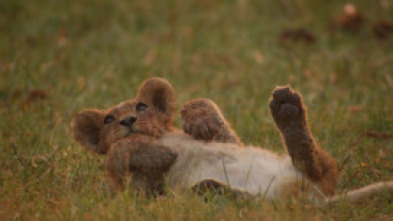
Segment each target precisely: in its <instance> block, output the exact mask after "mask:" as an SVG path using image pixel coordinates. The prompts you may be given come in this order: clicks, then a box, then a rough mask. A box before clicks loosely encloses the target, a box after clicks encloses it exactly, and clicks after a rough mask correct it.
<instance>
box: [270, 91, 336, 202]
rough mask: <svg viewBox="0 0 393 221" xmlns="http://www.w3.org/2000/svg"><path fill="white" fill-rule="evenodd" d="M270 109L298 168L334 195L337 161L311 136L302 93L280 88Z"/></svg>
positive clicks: (323, 189) (327, 192)
mask: <svg viewBox="0 0 393 221" xmlns="http://www.w3.org/2000/svg"><path fill="white" fill-rule="evenodd" d="M270 110H271V113H272V115H273V118H274V120H275V122H276V124H277V127H278V128H279V129H280V132H281V135H282V137H283V139H284V142H285V144H286V146H287V149H288V152H289V155H290V156H291V158H292V163H293V165H294V166H295V168H297V169H298V170H299V171H301V172H303V173H304V174H305V175H306V176H307V177H308V178H309V179H310V180H311V181H312V182H313V183H315V184H316V185H317V186H318V187H319V188H320V189H321V190H322V191H323V192H324V193H325V194H327V195H333V194H334V190H335V187H336V185H337V177H338V170H337V164H336V161H335V160H334V159H333V157H332V156H330V155H329V154H328V153H327V152H325V151H324V150H323V149H321V148H320V147H319V146H318V145H317V144H316V142H315V140H314V138H313V137H312V135H311V132H310V130H309V129H308V124H307V117H306V108H305V106H304V105H303V102H302V98H301V95H300V94H299V93H297V92H295V91H293V90H292V89H291V88H290V87H289V86H286V87H277V88H276V89H275V90H274V92H273V95H272V98H271V100H270Z"/></svg>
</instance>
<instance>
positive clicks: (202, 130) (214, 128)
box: [180, 98, 242, 145]
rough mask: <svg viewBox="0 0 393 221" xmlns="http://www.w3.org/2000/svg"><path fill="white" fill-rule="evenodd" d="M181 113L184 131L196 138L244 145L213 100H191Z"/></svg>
mask: <svg viewBox="0 0 393 221" xmlns="http://www.w3.org/2000/svg"><path fill="white" fill-rule="evenodd" d="M180 113H181V117H182V120H183V130H184V132H185V133H187V134H190V135H191V136H192V137H194V138H195V139H198V140H204V141H216V142H223V143H235V144H238V145H242V143H241V142H240V139H239V138H238V137H237V135H236V133H235V132H234V131H233V130H232V129H231V126H230V125H229V124H228V122H227V121H226V120H225V118H224V116H223V115H222V113H221V111H220V109H219V108H218V106H217V105H216V104H215V103H214V102H213V101H211V100H209V99H205V98H197V99H194V100H191V101H189V102H187V103H185V104H184V105H183V107H182V109H181V111H180Z"/></svg>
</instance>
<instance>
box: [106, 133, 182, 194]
mask: <svg viewBox="0 0 393 221" xmlns="http://www.w3.org/2000/svg"><path fill="white" fill-rule="evenodd" d="M176 158H177V153H175V152H173V151H172V150H171V149H169V148H168V147H165V146H162V145H159V144H157V143H155V141H154V140H151V139H149V138H141V139H139V138H138V139H123V140H120V141H118V142H116V143H114V144H113V145H112V146H111V149H110V150H109V152H108V154H107V157H106V162H105V170H106V171H105V172H106V174H105V178H106V181H107V183H108V185H109V187H110V189H111V190H112V191H113V192H118V191H123V190H124V188H125V182H126V181H127V179H128V178H131V184H132V186H133V188H134V189H135V190H137V191H138V190H139V191H140V190H142V191H145V192H146V193H147V194H149V193H155V192H161V190H162V187H163V185H164V176H165V174H166V172H168V170H169V168H170V167H171V166H172V164H173V163H174V162H175V160H176Z"/></svg>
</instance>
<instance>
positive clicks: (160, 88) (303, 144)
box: [72, 78, 393, 203]
mask: <svg viewBox="0 0 393 221" xmlns="http://www.w3.org/2000/svg"><path fill="white" fill-rule="evenodd" d="M174 97H175V93H174V90H173V88H172V86H171V85H170V84H169V82H168V81H166V80H165V79H161V78H151V79H148V80H146V81H145V82H144V83H142V85H141V86H140V87H139V90H138V93H137V95H136V97H135V98H132V99H130V100H128V101H125V102H123V103H121V104H119V105H117V106H114V107H111V108H109V109H107V110H97V109H87V110H83V111H81V112H80V113H78V114H77V115H76V116H75V117H74V120H73V122H72V127H73V132H74V137H75V139H76V140H77V141H78V142H79V143H80V144H81V145H82V146H84V147H85V148H86V149H87V150H89V151H91V152H95V153H98V154H105V155H106V160H105V179H106V181H107V183H108V185H109V187H110V188H111V189H112V191H114V192H116V191H122V190H124V188H126V186H125V185H126V184H127V181H128V180H130V182H128V183H129V184H131V186H132V187H133V188H134V189H136V190H142V191H145V192H162V191H163V186H164V184H165V183H167V184H169V186H171V187H172V188H173V189H177V190H184V189H185V188H191V189H193V190H195V191H196V192H198V193H200V192H201V191H203V190H207V189H216V190H218V192H219V193H225V192H228V190H231V191H232V192H233V193H234V196H249V195H253V196H261V197H264V198H266V199H277V198H282V197H287V196H288V195H296V194H298V193H299V192H301V190H302V189H304V187H305V185H306V186H311V187H312V188H310V189H311V190H310V191H308V192H307V194H308V196H310V197H317V198H319V199H320V202H322V203H328V202H335V201H337V200H338V199H340V198H342V197H343V196H334V197H332V198H331V197H326V196H333V194H334V190H335V186H336V184H337V177H338V172H337V165H336V162H335V160H334V159H333V158H332V157H331V156H330V155H329V154H328V153H327V152H325V151H324V150H322V149H321V148H320V147H319V146H318V145H317V144H316V142H315V140H314V139H313V137H312V135H311V132H310V131H309V128H308V125H307V118H306V108H305V107H304V105H303V104H302V98H301V95H300V94H299V93H297V92H295V91H293V90H292V89H291V88H290V87H288V86H287V87H278V88H276V89H275V91H274V92H273V95H272V97H271V100H270V109H271V113H272V116H273V118H274V120H275V122H276V124H277V127H278V128H279V130H280V132H281V135H282V137H283V140H284V143H285V144H286V147H287V150H288V152H289V156H278V155H276V154H274V153H272V152H270V151H268V150H266V149H262V148H258V147H248V146H243V144H242V143H241V142H240V139H239V138H238V137H237V135H236V134H235V132H234V131H233V130H232V129H231V127H230V125H229V124H228V122H227V121H226V120H225V118H224V117H223V115H222V113H221V111H220V109H219V108H218V107H217V105H216V104H215V103H214V102H212V101H211V100H208V99H201V98H199V99H195V100H191V101H189V102H187V103H186V104H185V105H184V106H183V107H182V109H181V116H182V119H183V129H184V131H181V130H178V129H176V128H174V127H173V126H172V124H171V122H172V119H173V113H174V109H175V108H174ZM240 147H241V148H240ZM386 188H387V189H388V190H389V191H390V192H393V183H388V182H387V183H381V184H378V185H376V186H369V187H366V188H364V189H360V190H355V191H351V192H349V193H348V194H346V195H345V196H346V197H347V198H348V199H353V200H354V201H355V200H359V199H364V198H366V197H369V196H370V195H372V194H375V193H376V192H380V191H383V189H386ZM349 201H351V200H349Z"/></svg>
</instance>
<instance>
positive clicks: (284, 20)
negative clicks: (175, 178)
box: [0, 0, 393, 219]
mask: <svg viewBox="0 0 393 221" xmlns="http://www.w3.org/2000/svg"><path fill="white" fill-rule="evenodd" d="M152 76H160V77H164V78H166V79H168V80H169V81H170V82H171V83H172V84H173V86H174V88H175V90H176V92H177V100H176V104H177V107H178V108H179V106H180V105H181V104H182V103H184V102H185V101H187V100H189V99H191V98H196V97H208V98H211V99H213V100H214V101H216V102H217V104H218V105H219V106H220V107H221V108H222V109H223V112H224V115H225V116H226V117H227V118H228V120H229V122H231V124H232V125H233V127H234V129H235V130H236V131H237V133H238V134H239V136H240V137H241V138H242V140H243V142H244V143H248V144H254V145H258V146H265V147H268V148H269V149H272V150H274V151H277V152H280V153H284V152H285V150H284V149H283V148H282V145H281V138H280V136H279V134H278V132H277V130H276V129H275V125H274V122H273V120H272V118H271V117H270V114H269V110H268V99H269V96H270V93H271V91H272V90H273V89H274V87H275V86H277V85H286V84H290V85H291V86H292V87H293V88H294V89H296V90H298V91H300V92H301V93H303V96H304V100H305V103H306V105H307V106H308V109H309V121H310V125H311V129H312V130H313V133H314V135H315V136H316V137H317V139H318V141H319V143H320V144H321V146H323V147H324V148H325V149H327V150H328V151H329V152H330V153H332V154H333V156H334V157H335V158H336V159H337V160H338V162H339V165H340V169H341V177H340V184H339V189H338V191H339V192H340V191H345V190H347V189H350V188H355V187H359V186H363V185H365V184H369V183H371V182H375V181H379V180H389V179H390V180H391V179H393V175H392V174H393V173H392V171H393V164H392V162H393V144H392V137H393V135H392V133H393V111H392V107H393V92H392V91H393V2H391V1H389V0H375V1H369V0H358V1H348V2H345V1H338V0H332V1H322V0H314V1H308V0H292V1H288V0H276V1H273V0H226V1H224V0H222V1H218V0H189V1H181V0H163V1H152V0H144V1H132V0H117V1H106V0H82V1H74V0H69V1H59V0H31V1H22V0H0V119H1V120H0V121H1V123H0V146H1V149H2V151H1V153H0V170H1V171H2V172H1V174H0V186H1V191H0V192H2V194H0V195H3V196H2V197H0V205H2V207H3V209H0V212H1V211H2V210H3V215H4V214H5V215H4V217H5V218H15V219H23V217H26V216H27V217H32V219H40V218H50V217H52V218H53V217H56V218H59V217H63V218H64V219H73V218H76V219H81V218H85V217H86V213H87V211H90V210H91V209H92V207H96V206H97V205H100V206H101V207H100V208H101V210H100V211H104V212H105V213H106V214H112V213H114V214H122V213H121V212H120V213H119V211H118V210H116V206H114V207H115V208H111V206H107V205H102V202H105V201H106V200H108V196H107V195H105V194H104V193H103V191H102V190H101V186H102V185H101V184H102V176H103V174H102V171H101V170H100V165H102V162H103V159H102V158H100V157H98V156H93V155H91V154H89V153H86V152H85V151H83V150H82V149H81V148H80V146H78V145H77V144H76V142H75V141H74V140H73V138H72V134H71V133H70V122H71V119H72V116H73V115H74V114H75V113H77V112H78V111H80V110H81V109H83V108H88V107H98V108H107V107H110V106H112V105H114V104H117V103H119V102H121V101H123V100H125V99H128V98H130V97H132V96H134V94H135V92H136V89H137V87H138V85H139V84H140V83H141V82H142V81H143V80H144V79H146V78H148V77H152ZM175 124H176V125H177V126H180V125H181V122H180V119H179V117H178V116H176V120H175ZM104 192H105V191H104ZM115 202H118V201H115ZM120 202H122V203H124V201H121V200H120ZM122 203H120V205H122ZM176 203H177V202H173V205H172V206H173V208H175V209H171V208H166V209H167V210H164V211H165V212H167V213H168V214H172V213H173V214H172V215H174V216H175V215H179V216H181V217H183V216H182V215H184V214H183V213H187V212H185V211H183V212H180V213H179V214H177V213H176V212H177V211H178V210H179V207H180V209H181V210H182V209H184V208H188V207H187V206H184V205H183V206H181V205H179V204H176ZM156 204H158V205H161V204H160V203H156ZM156 204H154V203H153V205H156ZM174 205H177V206H178V207H176V206H174ZM383 205H385V204H383ZM386 205H388V204H386ZM112 206H113V205H112ZM191 207H195V208H199V210H200V211H202V215H201V216H202V217H203V216H204V215H203V214H205V213H204V212H206V214H211V218H213V219H216V218H217V219H218V218H220V217H221V218H222V217H224V218H225V217H226V214H231V212H228V211H227V210H229V211H231V209H230V208H232V207H234V208H237V207H236V205H235V204H234V203H232V204H228V205H227V204H225V205H218V206H217V205H216V207H214V208H216V209H217V208H218V209H217V210H218V212H217V211H216V210H214V209H213V210H212V211H213V212H211V213H210V212H208V211H210V210H207V209H206V210H204V209H203V208H204V204H203V203H201V204H197V206H195V205H192V206H191ZM374 207H375V205H371V206H370V205H369V206H367V205H365V206H364V208H361V209H358V210H356V209H355V208H351V209H350V210H344V211H343V210H340V209H337V208H336V210H337V211H338V212H337V211H336V210H334V209H333V210H334V211H336V212H337V213H339V214H340V215H342V214H345V215H343V217H344V218H345V217H357V216H358V217H360V218H365V217H369V215H370V214H371V215H370V216H371V217H374V216H376V217H380V218H383V217H384V216H385V215H386V214H388V215H389V214H392V213H393V212H392V210H391V209H390V210H385V209H384V208H386V206H382V207H381V208H382V209H380V210H377V212H375V211H374ZM130 208H131V209H130ZM132 208H134V207H132V206H130V207H127V209H125V210H124V211H123V210H122V211H123V212H124V213H128V212H130V210H131V212H133V209H132ZM152 208H153V210H154V208H161V207H159V206H157V205H156V206H152ZM176 208H177V209H176ZM228 208H229V209H228ZM378 208H379V207H378ZM250 210H251V211H252V209H250ZM259 210H260V208H259V209H258V211H259ZM381 210H382V212H381ZM159 211H160V210H159V209H157V214H160V212H159ZM214 211H215V212H214ZM220 211H221V212H220ZM222 211H227V212H222ZM235 211H236V210H235ZM296 211H299V210H295V213H296V214H297V215H299V214H298V213H297V212H296ZM354 211H355V212H354ZM161 212H162V211H161ZM265 212H266V211H265ZM330 212H332V211H330ZM97 213H98V214H100V212H97ZM255 213H256V214H259V213H258V212H255ZM332 213H333V212H332ZM150 214H155V213H154V212H151V213H150ZM236 214H237V213H236V212H235V218H236V217H237V216H236ZM272 214H275V213H274V209H273V212H272ZM329 214H330V213H328V214H324V213H323V212H322V213H321V212H318V211H317V212H315V213H311V216H313V217H314V216H316V217H323V216H328V217H329V216H330V215H329ZM380 214H382V215H380ZM101 215H102V214H100V215H98V216H96V215H92V217H91V218H92V219H97V217H99V216H101ZM276 215H279V214H276ZM281 215H282V216H288V217H292V218H293V217H297V216H294V215H293V214H292V213H289V214H287V213H283V214H281ZM157 216H158V215H157ZM114 217H116V216H114ZM143 217H144V216H143V215H141V217H137V218H143ZM191 217H194V218H195V219H197V218H198V217H199V216H198V215H197V214H194V216H191ZM252 217H253V216H252ZM272 217H275V216H272ZM279 217H280V216H279ZM300 217H302V215H300ZM0 218H1V217H0ZM107 218H108V217H107ZM144 218H146V217H144ZM226 218H229V216H228V217H226ZM254 218H255V217H254ZM281 218H283V217H281ZM303 218H304V217H303ZM314 218H315V217H314Z"/></svg>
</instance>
